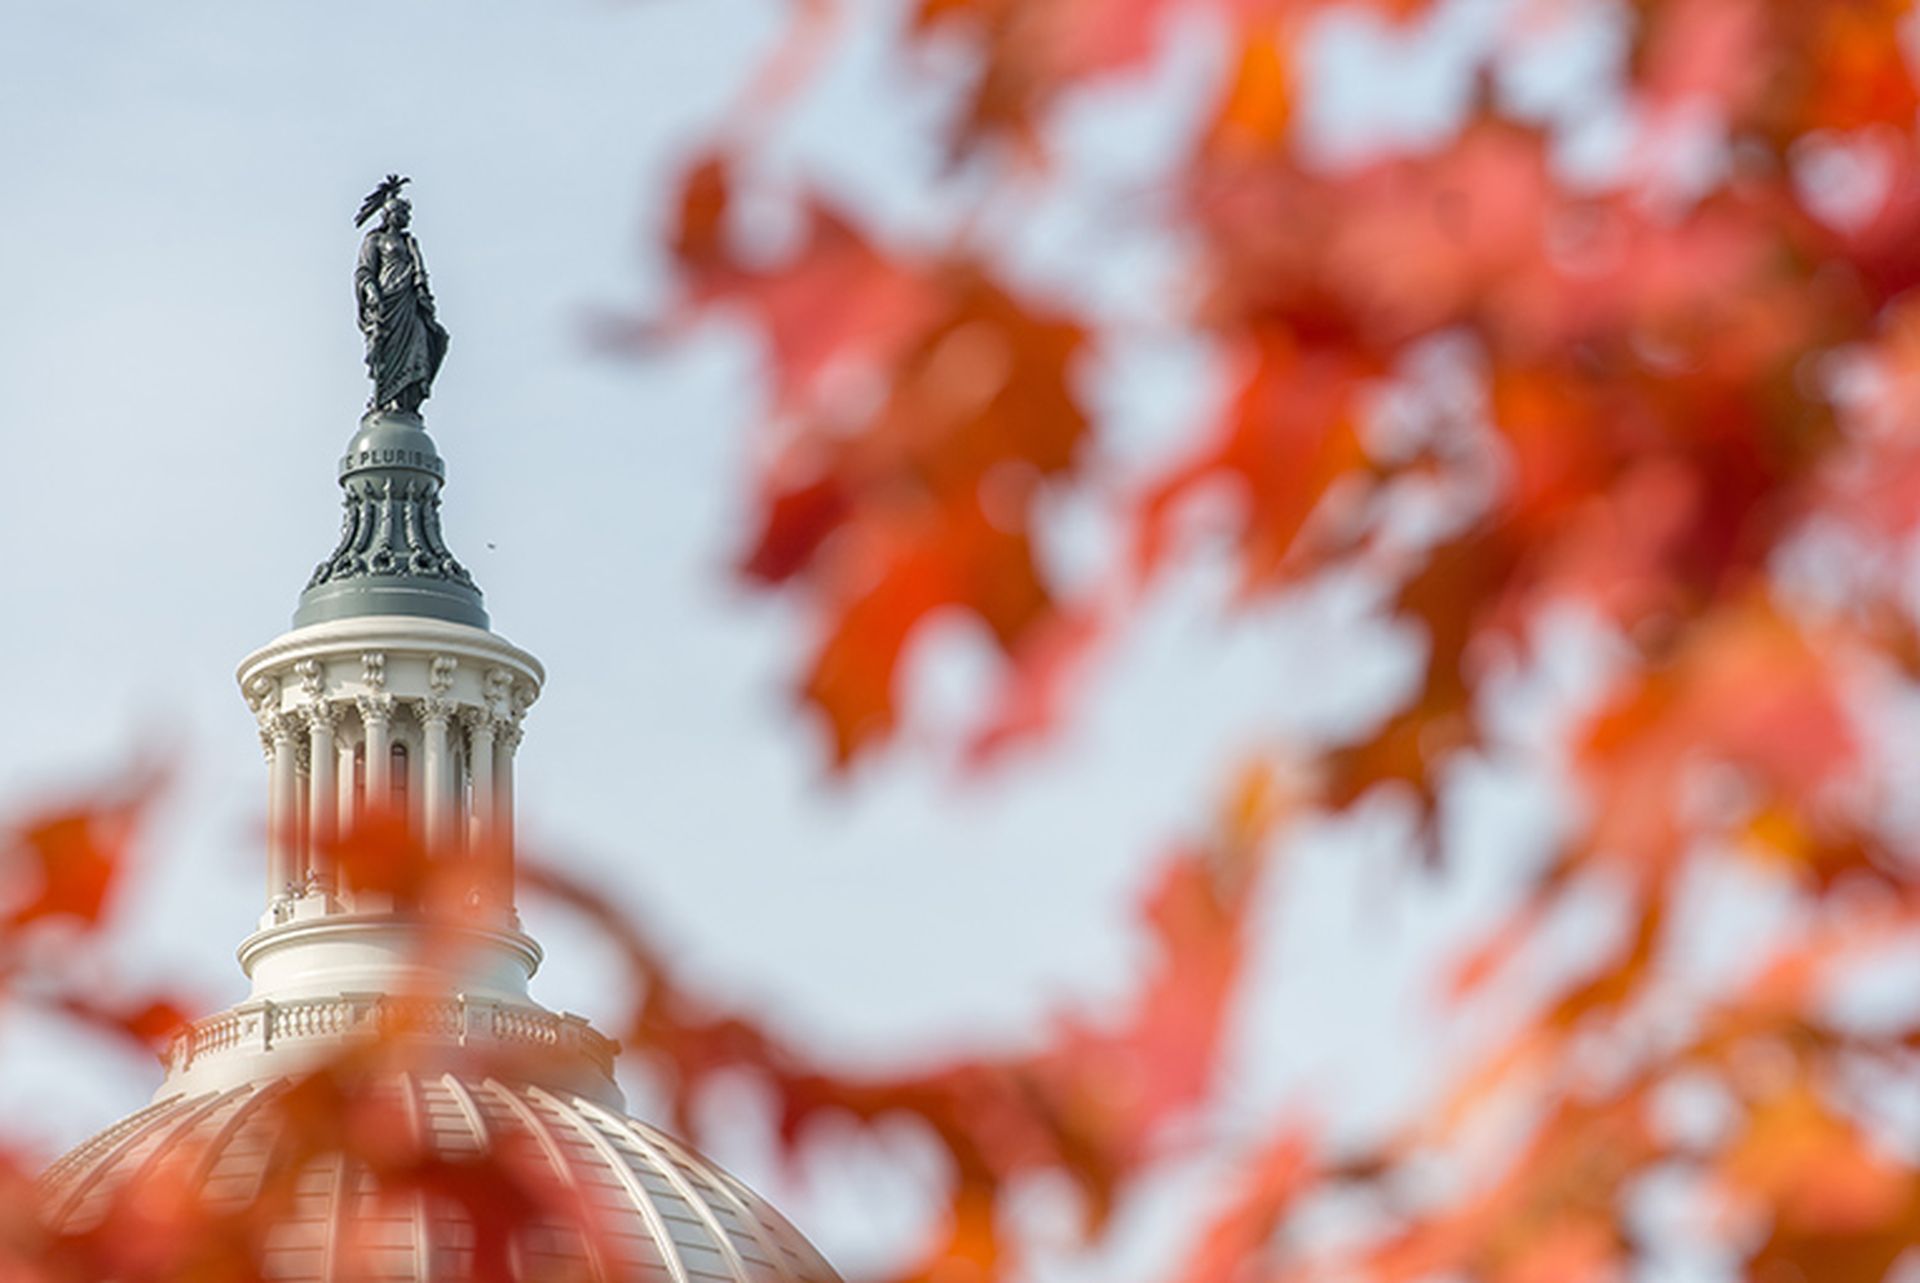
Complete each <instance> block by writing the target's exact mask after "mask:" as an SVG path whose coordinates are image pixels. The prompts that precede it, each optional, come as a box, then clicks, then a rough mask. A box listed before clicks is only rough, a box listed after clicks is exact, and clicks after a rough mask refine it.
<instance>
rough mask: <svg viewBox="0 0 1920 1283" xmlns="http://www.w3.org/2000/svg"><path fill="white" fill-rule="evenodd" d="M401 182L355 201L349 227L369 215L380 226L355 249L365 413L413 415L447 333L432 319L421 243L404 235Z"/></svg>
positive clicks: (389, 182)
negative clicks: (368, 390) (367, 393)
mask: <svg viewBox="0 0 1920 1283" xmlns="http://www.w3.org/2000/svg"><path fill="white" fill-rule="evenodd" d="M406 183H407V180H406V179H405V178H402V177H400V175H398V174H388V175H387V177H386V181H384V182H382V183H381V184H380V185H379V186H378V187H376V188H374V189H373V191H372V192H370V193H368V195H367V198H366V199H365V200H364V201H362V202H360V212H359V214H357V215H356V216H355V217H354V220H353V225H354V226H355V227H361V226H364V225H365V224H366V222H367V220H368V219H369V218H371V217H373V215H374V214H375V213H378V214H379V215H380V224H379V226H377V227H375V228H374V229H373V230H372V231H370V232H368V233H367V235H366V239H364V240H362V241H361V242H360V264H359V266H358V267H356V268H355V269H354V273H353V292H354V296H355V299H356V300H357V302H358V305H359V312H360V332H361V333H362V334H364V335H366V337H367V374H368V375H369V376H370V377H371V378H372V379H373V396H372V398H371V399H370V400H369V401H368V402H367V408H368V409H369V410H400V411H404V412H406V413H408V414H417V413H419V411H420V403H421V402H422V401H424V400H426V399H427V396H428V394H429V393H430V392H432V391H433V378H434V375H436V374H438V373H439V372H440V362H441V361H442V359H444V358H445V357H446V354H447V332H446V330H445V329H443V328H441V325H440V322H439V321H438V320H437V319H436V318H435V317H434V314H433V294H432V293H431V292H430V291H429V290H428V289H427V264H426V261H425V260H424V259H422V258H421V257H420V244H419V242H418V241H416V240H414V238H413V236H412V234H411V233H410V232H408V231H407V225H408V224H409V223H410V222H411V221H412V218H413V207H412V206H411V205H409V204H408V203H407V200H406V198H405V197H404V196H402V195H401V194H400V189H401V187H403V186H405V185H406Z"/></svg>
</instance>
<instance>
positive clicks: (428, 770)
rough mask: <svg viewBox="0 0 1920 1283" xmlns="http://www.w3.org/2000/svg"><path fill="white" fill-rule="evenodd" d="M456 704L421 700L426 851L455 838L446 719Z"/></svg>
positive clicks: (451, 762)
mask: <svg viewBox="0 0 1920 1283" xmlns="http://www.w3.org/2000/svg"><path fill="white" fill-rule="evenodd" d="M452 717H453V705H452V704H450V703H448V702H447V701H446V700H444V699H425V700H422V701H421V702H420V727H421V730H422V731H423V732H424V734H425V738H426V758H427V760H426V763H425V768H424V771H423V773H422V778H421V785H420V787H421V790H422V791H423V792H424V793H425V794H426V799H425V800H426V807H427V810H426V836H427V850H429V851H439V850H440V849H441V848H442V847H444V846H445V845H447V843H448V842H449V841H450V840H451V839H452V837H453V772H452V770H451V769H450V768H451V767H452V765H453V751H452V749H451V747H450V746H449V745H448V743H447V722H448V721H449V720H450V719H451V718H452Z"/></svg>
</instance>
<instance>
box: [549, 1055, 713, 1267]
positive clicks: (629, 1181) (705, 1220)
mask: <svg viewBox="0 0 1920 1283" xmlns="http://www.w3.org/2000/svg"><path fill="white" fill-rule="evenodd" d="M529 1090H530V1091H531V1092H532V1093H533V1094H534V1095H536V1096H538V1097H539V1098H540V1099H542V1100H544V1101H546V1102H547V1103H548V1105H549V1107H550V1108H552V1109H554V1110H555V1111H556V1112H557V1113H559V1114H560V1116H561V1117H563V1118H565V1119H566V1120H567V1121H568V1122H569V1123H571V1124H572V1125H573V1127H574V1129H575V1130H576V1131H578V1132H579V1133H580V1135H581V1136H582V1137H584V1138H585V1139H586V1141H587V1143H588V1144H590V1145H592V1146H593V1147H594V1149H595V1151H597V1152H598V1153H599V1154H600V1156H601V1157H602V1158H603V1159H605V1160H606V1163H607V1166H608V1167H609V1168H611V1169H612V1171H613V1174H614V1177H615V1179H617V1180H619V1181H620V1183H621V1184H622V1185H623V1186H625V1187H626V1190H627V1193H628V1194H629V1196H630V1197H632V1199H633V1201H634V1205H635V1206H636V1207H637V1208H640V1209H641V1214H642V1215H643V1216H645V1217H646V1218H647V1224H648V1226H649V1228H651V1229H652V1230H653V1231H654V1232H655V1234H656V1235H658V1240H657V1241H658V1243H659V1248H660V1253H661V1255H662V1256H663V1257H664V1256H665V1255H666V1254H667V1253H668V1252H669V1251H671V1252H673V1253H674V1254H675V1255H676V1256H678V1257H679V1262H678V1263H679V1265H680V1274H679V1275H678V1276H677V1277H681V1278H687V1279H691V1278H692V1276H693V1275H694V1274H695V1273H699V1274H702V1275H705V1276H707V1277H712V1278H716V1279H721V1280H726V1279H728V1278H734V1279H746V1278H750V1277H751V1275H750V1274H749V1273H748V1272H747V1267H746V1263H745V1262H744V1261H742V1260H741V1259H740V1253H739V1252H737V1251H735V1250H734V1246H733V1242H732V1240H731V1239H730V1238H729V1237H728V1235H727V1232H726V1230H725V1229H723V1228H722V1227H721V1225H720V1223H719V1221H717V1220H715V1219H714V1216H713V1213H712V1212H711V1211H710V1210H709V1209H708V1208H707V1206H706V1202H705V1200H704V1199H702V1198H700V1196H699V1195H698V1194H696V1193H694V1191H693V1189H692V1187H691V1186H689V1185H688V1184H687V1183H686V1182H685V1181H684V1180H682V1179H680V1177H679V1175H678V1173H676V1172H674V1171H673V1169H672V1168H671V1166H670V1165H668V1164H667V1163H666V1162H665V1161H664V1160H663V1159H662V1158H661V1157H660V1155H659V1154H658V1152H657V1151H655V1150H653V1148H652V1147H651V1146H649V1145H647V1144H646V1143H645V1142H644V1141H642V1140H640V1139H639V1138H638V1137H637V1136H632V1135H631V1134H630V1135H629V1139H631V1140H633V1141H634V1143H635V1146H636V1148H638V1149H639V1150H640V1151H641V1153H642V1155H643V1156H644V1157H645V1158H646V1159H647V1160H648V1161H649V1162H650V1164H651V1165H652V1166H653V1167H654V1169H655V1170H656V1171H657V1172H658V1173H659V1174H660V1177H661V1179H663V1180H665V1181H666V1182H667V1184H668V1185H670V1186H672V1187H673V1191H674V1192H675V1193H676V1194H678V1195H679V1196H680V1198H681V1200H682V1201H684V1202H685V1203H686V1204H687V1209H688V1210H689V1211H690V1212H692V1213H693V1215H694V1216H695V1217H696V1218H698V1220H699V1222H700V1223H701V1224H702V1225H704V1226H705V1228H706V1229H707V1230H708V1232H709V1233H710V1234H711V1235H712V1236H713V1243H714V1246H713V1247H712V1248H707V1246H706V1245H705V1244H702V1243H688V1242H686V1241H685V1240H683V1239H681V1238H679V1237H677V1236H675V1235H674V1233H673V1230H672V1227H671V1226H669V1225H668V1224H667V1218H666V1214H665V1213H664V1212H663V1211H662V1210H661V1208H660V1207H659V1205H658V1204H657V1203H655V1201H654V1195H653V1193H652V1192H651V1191H650V1190H648V1189H647V1188H646V1186H645V1185H644V1184H643V1183H642V1182H641V1179H640V1176H639V1174H638V1173H637V1172H635V1171H634V1170H633V1166H632V1164H631V1163H629V1162H628V1161H627V1159H626V1158H625V1156H624V1155H622V1154H621V1153H620V1151H619V1150H618V1149H616V1148H615V1147H614V1144H613V1142H612V1141H610V1140H608V1139H607V1137H606V1134H605V1133H604V1132H602V1131H601V1130H600V1129H599V1128H598V1127H596V1126H595V1125H594V1124H593V1122H592V1121H590V1120H589V1119H588V1118H587V1117H586V1116H585V1115H584V1114H583V1113H582V1112H581V1111H580V1110H579V1109H577V1108H574V1107H573V1106H570V1105H568V1104H566V1103H565V1102H563V1101H560V1100H558V1099H556V1098H555V1097H554V1096H553V1095H552V1094H550V1093H548V1092H545V1091H542V1090H541V1089H540V1088H538V1087H534V1088H530V1089H529ZM581 1103H582V1104H583V1105H585V1104H586V1102H584V1101H583V1102H581ZM586 1107H587V1108H592V1106H590V1105H588V1106H586ZM595 1112H596V1113H597V1112H598V1111H595ZM689 1249H691V1250H694V1251H699V1250H703V1249H704V1250H710V1251H715V1252H717V1253H718V1254H719V1255H720V1257H721V1259H723V1260H724V1261H726V1263H727V1265H728V1267H729V1269H730V1270H731V1271H732V1273H731V1275H724V1274H723V1275H715V1274H712V1273H711V1272H710V1271H704V1270H697V1269H696V1267H694V1265H693V1264H692V1263H691V1262H689V1261H688V1260H687V1259H686V1253H687V1251H688V1250H689Z"/></svg>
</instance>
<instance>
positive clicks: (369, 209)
mask: <svg viewBox="0 0 1920 1283" xmlns="http://www.w3.org/2000/svg"><path fill="white" fill-rule="evenodd" d="M411 181H413V180H412V179H408V178H402V177H400V175H398V174H388V175H387V177H386V179H385V180H384V181H383V182H382V183H381V184H380V185H379V186H378V187H376V188H374V189H373V190H372V191H370V192H368V193H367V198H366V199H365V200H363V201H361V202H360V212H359V213H358V214H355V215H354V216H353V225H354V226H355V227H362V226H365V225H366V221H367V220H368V219H369V218H372V217H373V216H374V214H375V213H376V212H378V211H379V209H380V208H381V206H383V205H385V204H386V203H387V202H388V201H390V200H394V199H397V198H398V197H399V195H400V189H401V188H402V187H405V186H406V185H407V184H408V183H409V182H411Z"/></svg>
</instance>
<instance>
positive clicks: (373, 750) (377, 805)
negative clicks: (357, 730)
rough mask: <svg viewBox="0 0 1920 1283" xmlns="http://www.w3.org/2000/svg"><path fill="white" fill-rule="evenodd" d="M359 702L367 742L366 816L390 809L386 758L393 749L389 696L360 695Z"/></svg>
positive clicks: (391, 785) (391, 710)
mask: <svg viewBox="0 0 1920 1283" xmlns="http://www.w3.org/2000/svg"><path fill="white" fill-rule="evenodd" d="M359 703H360V724H361V726H363V727H364V728H365V729H366V742H367V769H366V782H367V796H366V799H365V807H366V810H367V811H368V812H369V813H378V812H381V811H386V810H388V809H390V808H391V807H392V806H393V781H392V774H391V771H390V769H389V768H390V765H391V761H392V759H391V758H390V757H389V756H388V754H389V753H391V752H392V749H393V737H392V727H393V696H391V695H362V696H361V697H360V700H359Z"/></svg>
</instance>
